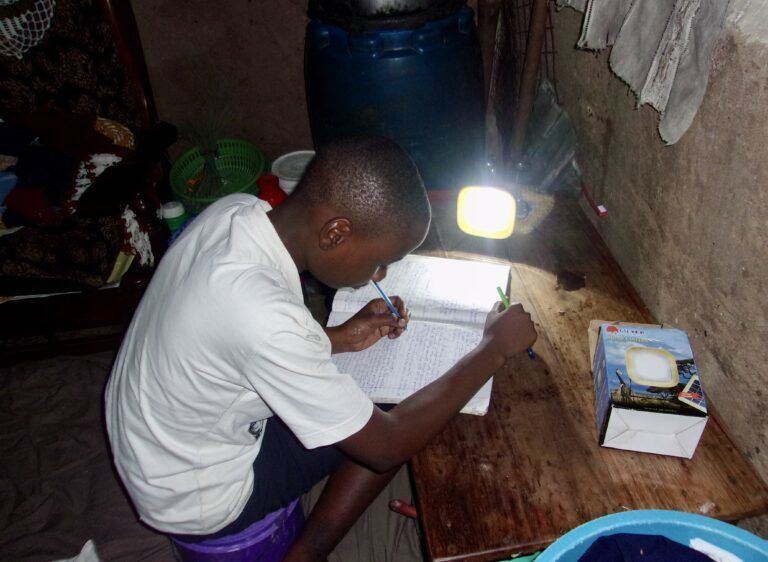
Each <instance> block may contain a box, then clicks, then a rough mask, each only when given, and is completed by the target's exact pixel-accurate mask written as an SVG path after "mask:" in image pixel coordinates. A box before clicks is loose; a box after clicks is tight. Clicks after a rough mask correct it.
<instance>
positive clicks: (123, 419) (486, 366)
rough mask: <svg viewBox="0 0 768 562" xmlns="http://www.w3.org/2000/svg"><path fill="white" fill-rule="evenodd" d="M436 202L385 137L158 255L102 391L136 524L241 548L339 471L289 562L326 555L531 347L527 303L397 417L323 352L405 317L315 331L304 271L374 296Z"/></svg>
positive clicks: (353, 145)
mask: <svg viewBox="0 0 768 562" xmlns="http://www.w3.org/2000/svg"><path fill="white" fill-rule="evenodd" d="M429 221H430V208H429V202H428V200H427V197H426V192H425V190H424V187H423V184H422V182H421V179H420V177H419V175H418V172H417V171H416V169H415V167H414V165H413V163H412V161H411V160H410V158H408V156H407V155H406V154H405V153H404V152H403V151H402V149H400V148H399V147H398V146H397V145H395V144H394V143H392V142H391V141H388V140H385V139H379V138H372V139H354V140H348V141H344V142H339V143H336V144H335V145H332V146H329V147H327V148H326V149H325V150H321V151H319V152H318V154H317V155H316V157H315V159H314V160H313V162H312V163H311V165H310V166H309V168H308V169H307V172H306V174H305V175H304V178H303V179H302V180H301V182H300V184H299V185H298V186H297V188H296V190H295V192H294V194H292V195H291V197H289V198H288V199H287V200H286V201H285V202H284V203H282V204H281V205H280V206H278V207H276V208H275V209H270V208H269V205H267V204H266V203H264V202H262V201H260V200H258V199H256V198H255V197H253V196H248V195H233V196H229V197H225V198H223V199H222V200H220V201H218V202H216V203H214V204H213V205H211V206H210V207H209V208H208V209H206V211H204V212H203V213H202V214H201V215H200V216H199V217H198V218H197V219H196V220H195V221H194V222H193V223H192V224H191V225H190V226H189V227H188V228H187V230H185V232H184V233H183V234H182V236H181V237H180V238H179V239H178V240H177V241H176V243H175V244H174V245H173V246H172V247H171V248H170V249H169V250H168V252H167V254H166V255H165V256H164V258H163V260H162V262H161V263H160V265H159V267H158V269H157V271H156V272H155V275H154V277H153V279H152V282H151V283H150V285H149V287H148V288H147V292H146V294H145V295H144V298H143V299H142V302H141V304H140V306H139V308H138V309H137V311H136V314H135V316H134V319H133V321H132V322H131V326H130V327H129V329H128V332H127V334H126V336H125V339H124V341H123V344H122V346H121V349H120V352H119V354H118V357H117V359H116V362H115V366H114V368H113V372H112V376H111V378H110V381H109V384H108V386H107V393H106V409H107V429H108V432H109V436H110V441H111V444H112V449H113V454H114V458H115V464H116V466H117V469H118V472H119V473H120V476H121V478H122V480H123V482H124V483H125V486H126V488H127V490H128V493H129V495H130V496H131V498H132V500H133V502H134V504H135V505H136V508H137V510H138V512H139V515H140V516H141V519H142V520H143V521H145V522H146V523H147V524H149V525H151V526H152V527H154V528H156V529H158V530H160V531H163V532H167V533H170V534H175V535H180V536H182V538H183V539H184V540H195V539H196V540H205V539H210V538H216V537H220V536H225V535H230V534H235V533H238V532H240V531H242V530H243V529H245V528H246V527H248V526H249V525H250V524H252V523H253V522H255V521H258V520H259V519H262V518H263V517H264V516H265V515H266V514H268V513H270V512H272V511H275V510H277V509H279V508H281V507H285V506H286V505H287V504H288V503H290V502H291V501H292V500H294V499H295V498H296V497H298V496H300V495H301V494H302V493H304V492H306V491H308V490H309V489H310V488H311V487H312V485H314V484H315V483H316V482H318V481H320V480H321V479H322V478H323V477H325V476H326V475H328V474H332V476H331V478H329V480H328V483H327V485H326V487H325V489H324V491H323V495H322V496H321V498H320V499H319V500H318V502H317V504H316V506H315V508H314V509H313V512H312V514H311V515H310V517H309V519H308V521H307V525H306V528H305V530H304V532H303V533H302V535H301V537H300V538H299V539H298V540H297V542H296V543H295V544H294V545H293V547H292V549H291V551H290V553H289V554H288V558H287V560H317V559H322V558H324V557H325V556H326V555H327V554H328V553H329V552H330V551H331V550H332V549H333V547H334V546H335V545H336V543H337V542H338V541H339V540H340V539H341V538H342V537H343V536H344V534H345V533H346V532H347V530H348V529H349V528H350V527H351V525H352V524H353V523H354V521H355V520H356V519H357V517H358V516H359V515H360V514H361V513H362V511H363V510H364V509H365V507H366V506H367V505H368V503H370V502H371V501H372V500H373V499H374V498H375V497H376V495H377V494H378V493H379V491H380V490H381V489H382V488H383V487H384V486H385V485H386V483H387V482H388V481H389V480H390V479H391V478H392V476H393V475H394V474H395V472H396V471H397V470H398V468H399V467H400V465H401V464H402V463H403V462H405V461H406V460H408V458H410V457H411V456H412V455H413V454H414V453H415V452H416V451H418V450H419V449H420V448H422V447H423V446H424V445H425V444H426V443H427V442H428V441H429V440H430V439H431V438H432V436H434V435H435V434H436V433H437V432H438V431H440V429H441V428H442V427H443V426H444V425H445V424H446V423H447V422H448V421H449V420H450V419H451V417H452V416H453V415H455V414H456V413H457V412H458V411H459V409H460V408H461V407H462V406H463V405H464V404H465V403H466V402H467V401H468V400H469V398H470V397H471V396H472V395H473V394H474V393H475V392H476V391H477V390H478V389H479V388H480V387H481V386H482V385H483V384H484V383H485V382H486V380H487V379H488V378H489V376H490V375H491V374H492V373H493V372H494V371H495V370H496V369H498V368H499V367H501V366H502V365H503V363H504V362H505V361H506V359H507V358H508V357H509V356H510V355H511V354H514V353H517V352H520V351H522V350H524V349H526V348H527V347H528V346H529V345H531V344H532V343H533V341H534V340H535V338H536V335H535V331H534V329H533V325H532V323H531V321H530V317H529V315H528V314H526V313H525V312H524V311H523V309H522V307H521V306H520V305H516V306H513V307H511V308H510V309H508V310H507V311H505V312H492V313H490V314H489V318H488V322H487V324H486V329H485V336H484V338H483V340H482V343H481V344H480V345H479V346H478V347H477V348H476V349H475V350H474V351H473V352H471V353H470V354H468V355H467V356H466V357H465V358H463V359H462V360H461V361H460V362H459V363H458V364H457V365H456V366H455V367H453V368H452V369H451V370H449V371H448V372H447V373H446V374H445V375H443V377H441V378H440V379H439V380H437V381H435V382H434V383H432V384H430V385H429V386H427V387H425V388H424V389H422V390H421V391H419V392H417V393H416V394H414V395H413V396H411V397H409V398H408V399H406V400H405V401H403V402H402V403H400V404H399V405H397V406H395V407H394V408H393V409H391V410H390V411H383V410H381V409H380V408H378V407H376V406H375V405H374V404H372V403H371V401H370V400H369V399H368V398H367V397H366V396H365V395H364V394H363V393H362V391H361V390H360V389H359V388H358V387H357V385H356V384H355V383H354V381H353V380H352V379H351V378H350V377H349V376H347V375H345V374H343V373H339V372H338V371H337V369H336V367H335V366H334V364H333V363H332V361H331V354H332V353H338V352H341V351H355V350H361V349H365V348H367V347H369V346H371V345H373V344H374V343H375V342H376V341H378V340H379V339H381V338H383V337H385V336H386V337H388V338H396V337H400V335H401V334H402V332H403V329H404V328H405V326H406V324H407V321H408V310H407V307H406V306H405V304H404V303H403V301H402V300H401V299H400V298H399V297H395V298H394V299H393V300H394V302H395V305H396V306H397V307H398V309H399V311H400V314H401V316H402V319H400V320H397V319H395V318H394V316H393V315H392V314H390V313H389V311H388V310H387V308H386V306H385V305H384V302H383V301H382V300H381V299H376V300H374V301H371V302H370V303H368V304H367V305H366V306H365V307H364V308H363V309H362V310H361V311H360V312H359V313H358V314H356V315H355V316H354V317H353V318H351V319H350V320H349V321H348V322H346V323H345V324H343V325H341V326H338V327H335V328H325V329H324V328H323V327H321V326H320V325H319V324H317V323H316V322H315V321H314V320H313V318H312V316H311V315H310V313H309V311H308V310H307V309H306V307H305V306H304V304H303V299H302V292H301V285H300V280H299V273H300V272H301V271H309V272H311V273H312V274H313V275H314V276H315V277H316V278H317V279H319V280H320V281H322V282H323V283H325V284H327V285H329V286H331V287H336V288H338V287H344V286H352V287H356V286H362V285H365V284H366V283H368V282H370V281H371V279H373V280H376V281H380V280H381V279H383V278H384V276H385V275H386V268H387V266H388V265H389V264H391V263H393V262H396V261H397V260H399V259H401V258H402V257H403V256H405V255H406V254H408V253H409V252H411V251H412V250H414V249H415V248H416V247H418V246H419V244H421V242H422V241H423V239H424V237H425V236H426V232H427V228H428V226H429Z"/></svg>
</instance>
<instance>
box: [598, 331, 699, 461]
mask: <svg viewBox="0 0 768 562" xmlns="http://www.w3.org/2000/svg"><path fill="white" fill-rule="evenodd" d="M590 342H591V344H592V346H591V351H592V372H593V375H594V385H595V414H596V421H597V434H598V439H599V442H600V444H601V445H603V446H604V447H614V448H617V449H627V450H630V451H640V452H645V453H657V454H660V455H673V456H676V457H685V458H691V457H692V456H693V453H694V451H695V450H696V446H697V445H698V443H699V439H700V438H701V435H702V433H703V431H704V426H705V425H706V423H707V400H706V397H705V396H704V390H703V388H702V384H701V379H700V378H699V371H698V369H697V367H696V362H695V361H694V359H693V351H692V350H691V344H690V342H689V340H688V335H687V334H686V333H685V332H684V331H682V330H678V329H675V328H663V327H661V326H653V325H641V324H627V323H622V322H599V321H593V322H592V324H591V325H590Z"/></svg>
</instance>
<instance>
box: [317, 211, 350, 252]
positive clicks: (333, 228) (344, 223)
mask: <svg viewBox="0 0 768 562" xmlns="http://www.w3.org/2000/svg"><path fill="white" fill-rule="evenodd" d="M350 236H352V221H350V220H349V219H348V218H345V217H336V218H334V219H331V220H329V221H328V222H326V223H325V224H324V225H323V227H322V228H321V229H320V233H319V234H318V246H319V247H320V249H321V250H332V249H333V248H335V247H337V246H340V245H341V244H343V243H344V242H346V241H347V240H348V239H349V238H350Z"/></svg>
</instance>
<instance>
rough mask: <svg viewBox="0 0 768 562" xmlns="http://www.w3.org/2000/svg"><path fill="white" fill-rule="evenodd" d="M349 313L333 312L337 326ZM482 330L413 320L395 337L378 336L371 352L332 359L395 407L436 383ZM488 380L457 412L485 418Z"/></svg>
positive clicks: (379, 399)
mask: <svg viewBox="0 0 768 562" xmlns="http://www.w3.org/2000/svg"><path fill="white" fill-rule="evenodd" d="M348 316H349V315H348V314H340V313H338V312H332V313H331V318H329V322H328V323H329V324H330V323H331V321H334V323H341V322H343V321H344V320H346V318H347V317H348ZM482 335H483V332H482V328H481V329H477V328H476V327H471V326H467V325H464V324H443V323H435V322H424V321H418V320H417V321H411V323H410V324H409V325H408V330H407V331H406V332H404V333H403V334H402V335H401V336H400V337H399V338H397V339H395V340H390V339H388V338H382V339H381V340H379V341H378V342H376V344H374V345H373V346H371V347H370V348H368V349H366V350H363V351H358V352H354V353H340V354H337V355H334V356H333V362H334V363H335V364H336V366H337V367H338V369H339V371H341V372H344V373H349V374H350V375H351V376H352V378H354V379H355V380H356V381H357V383H358V384H359V385H360V388H362V389H363V391H364V392H365V393H366V394H368V396H370V397H371V399H372V400H373V401H374V402H381V403H398V402H401V401H402V400H403V399H405V398H407V397H408V396H410V395H411V394H413V393H414V392H416V391H417V390H419V389H420V388H422V387H424V386H426V385H427V384H429V383H430V382H432V381H433V380H435V379H437V378H438V377H440V375H442V374H443V373H445V371H447V370H448V369H450V368H451V367H453V365H454V364H456V362H457V361H458V360H459V359H461V358H462V357H463V356H464V355H466V354H467V353H468V352H469V351H471V350H472V349H474V347H475V346H476V345H477V344H478V343H479V342H480V339H481V338H482ZM491 386H492V379H491V380H489V381H488V382H487V383H486V384H485V385H484V386H483V388H481V389H480V391H478V393H477V394H476V395H475V396H474V397H473V398H472V399H471V400H470V401H469V402H468V403H467V405H466V406H465V407H464V408H463V409H462V410H461V411H462V412H464V413H470V414H477V415H483V414H485V413H486V412H487V411H488V405H489V403H490V399H491Z"/></svg>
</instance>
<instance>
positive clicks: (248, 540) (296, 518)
mask: <svg viewBox="0 0 768 562" xmlns="http://www.w3.org/2000/svg"><path fill="white" fill-rule="evenodd" d="M303 528H304V512H303V511H302V510H301V504H300V503H299V499H298V498H297V499H296V500H294V501H293V502H291V503H290V504H289V505H288V507H285V508H283V509H278V510H277V511H274V512H272V513H270V514H269V515H267V516H266V517H265V518H264V519H262V520H261V521H257V522H256V523H254V524H253V525H251V526H250V527H248V528H247V529H245V530H244V531H241V532H239V533H237V534H236V535H229V536H226V537H221V538H219V539H213V540H208V541H203V542H199V543H188V542H184V541H181V540H179V539H176V538H174V539H173V543H174V545H175V546H176V552H177V553H178V555H179V559H180V560H182V562H280V561H281V560H282V559H283V558H284V557H285V555H286V554H287V553H288V550H289V549H290V548H291V545H292V544H293V543H294V541H295V540H296V539H297V538H298V536H299V533H301V530H302V529H303Z"/></svg>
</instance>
